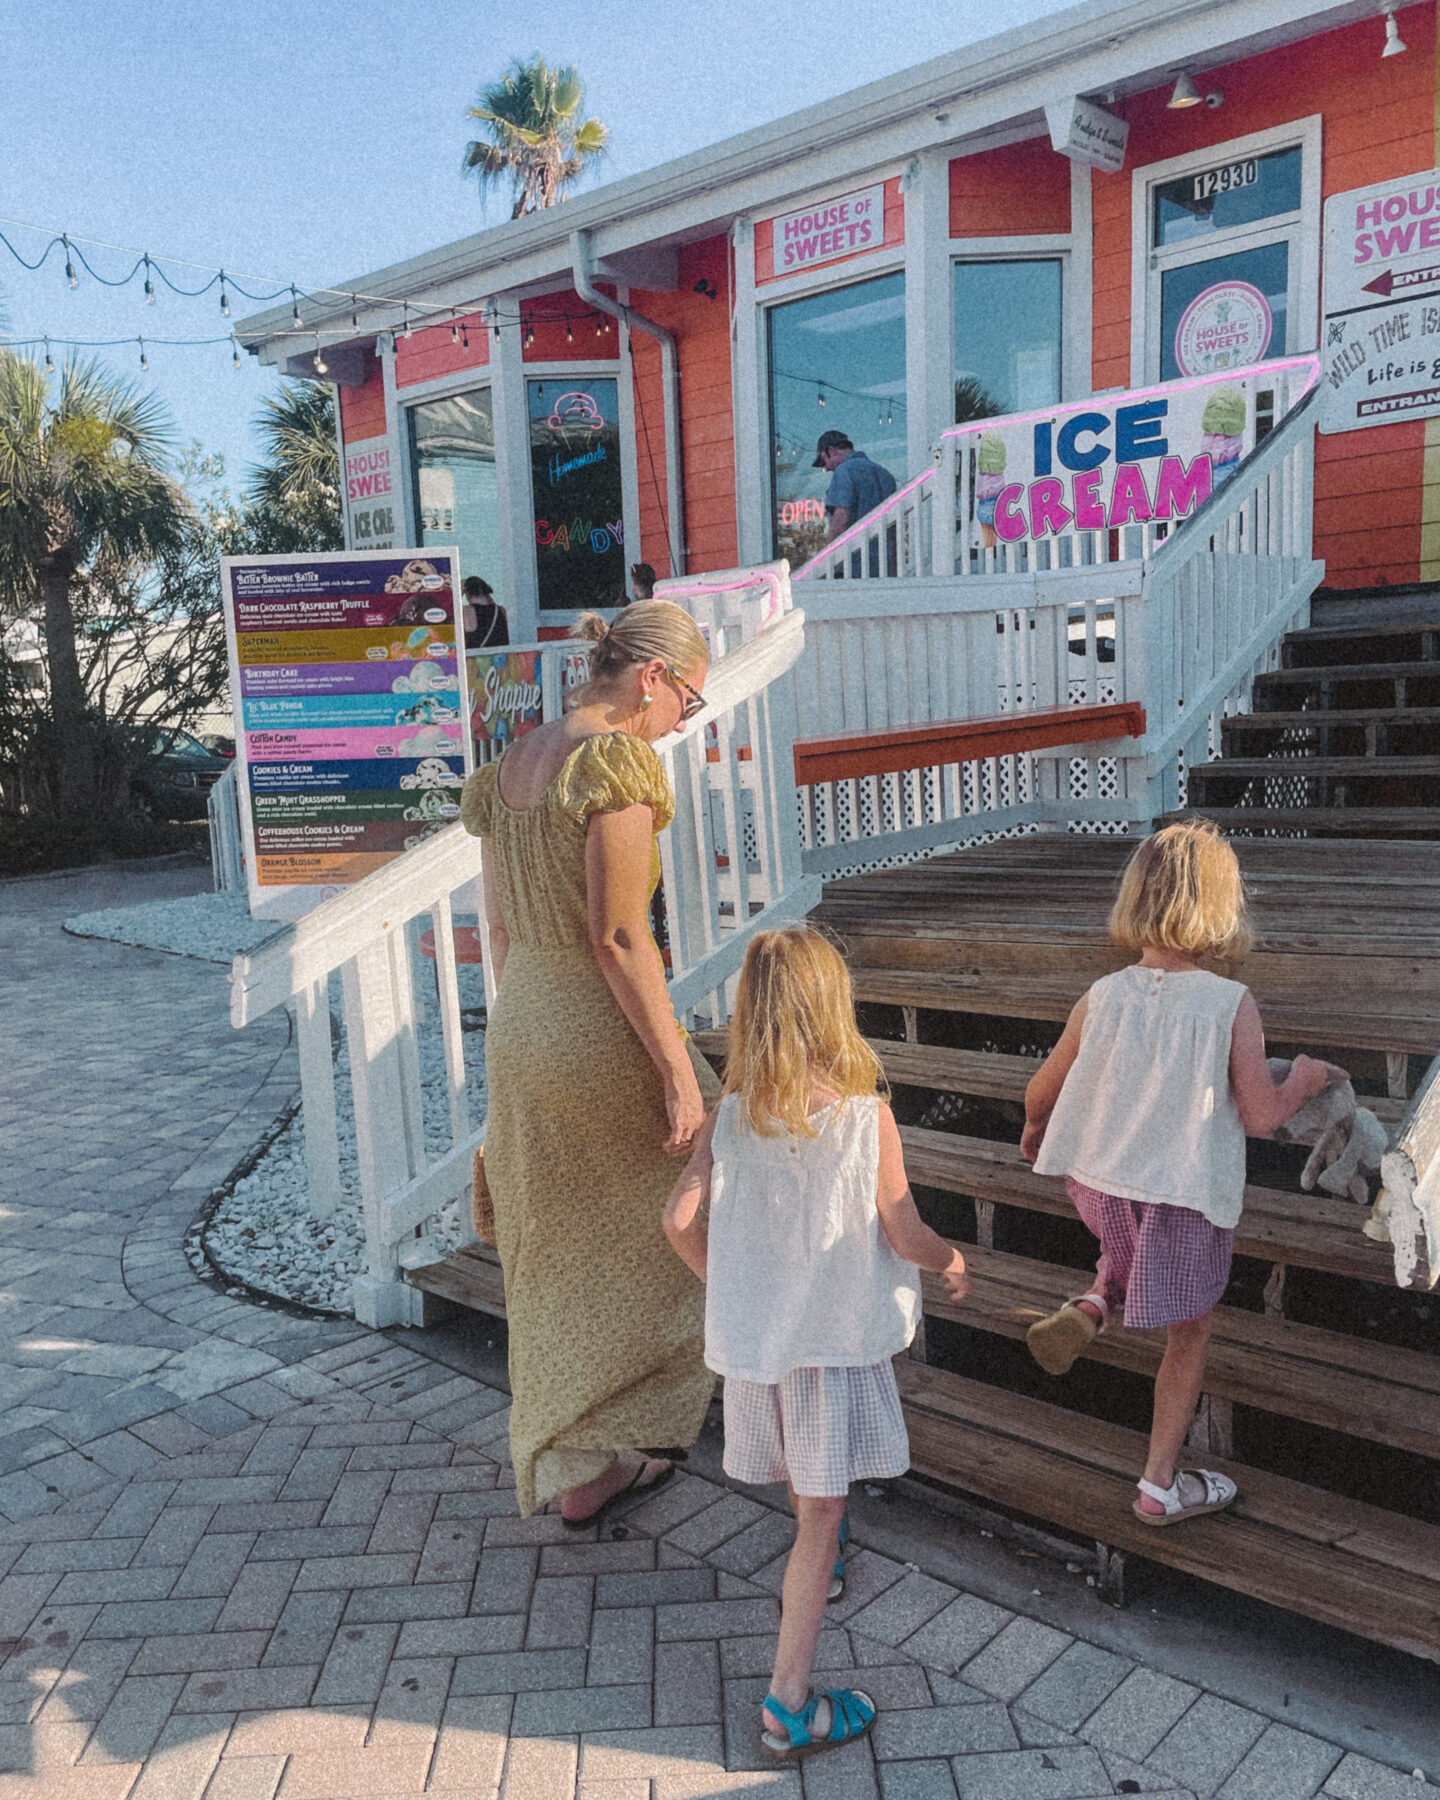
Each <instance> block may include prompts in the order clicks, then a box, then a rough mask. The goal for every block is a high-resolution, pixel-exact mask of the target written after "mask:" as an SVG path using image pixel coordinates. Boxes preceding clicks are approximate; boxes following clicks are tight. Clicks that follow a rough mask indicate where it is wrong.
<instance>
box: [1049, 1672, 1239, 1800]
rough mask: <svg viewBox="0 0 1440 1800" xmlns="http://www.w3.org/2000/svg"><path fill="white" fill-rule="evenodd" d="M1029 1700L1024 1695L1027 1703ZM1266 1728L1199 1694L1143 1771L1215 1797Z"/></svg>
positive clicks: (1227, 1703)
mask: <svg viewBox="0 0 1440 1800" xmlns="http://www.w3.org/2000/svg"><path fill="white" fill-rule="evenodd" d="M1029 1698H1030V1697H1029V1695H1028V1694H1027V1695H1026V1703H1027V1704H1028V1703H1029ZM1265 1724H1266V1721H1265V1720H1264V1719H1263V1718H1261V1716H1260V1714H1259V1713H1253V1712H1251V1711H1249V1709H1248V1708H1246V1707H1243V1706H1235V1705H1232V1704H1231V1702H1230V1701H1228V1700H1222V1699H1220V1697H1219V1696H1218V1695H1216V1694H1202V1695H1201V1696H1200V1698H1199V1699H1198V1700H1197V1701H1196V1702H1195V1704H1194V1705H1193V1706H1192V1707H1191V1708H1190V1710H1189V1711H1188V1712H1187V1713H1186V1714H1185V1715H1184V1717H1183V1718H1182V1719H1181V1720H1180V1722H1179V1724H1178V1725H1176V1726H1175V1728H1174V1729H1173V1730H1172V1731H1170V1732H1169V1733H1167V1735H1166V1736H1165V1737H1163V1738H1162V1739H1161V1740H1160V1742H1159V1743H1158V1744H1157V1745H1156V1746H1155V1748H1154V1749H1153V1750H1152V1751H1151V1752H1150V1755H1149V1756H1148V1757H1147V1758H1146V1767H1147V1769H1148V1770H1152V1771H1153V1770H1158V1771H1159V1772H1160V1773H1161V1774H1164V1775H1170V1776H1173V1777H1174V1778H1175V1780H1176V1781H1177V1782H1179V1783H1180V1785H1181V1786H1182V1787H1188V1788H1194V1789H1195V1791H1196V1792H1197V1793H1200V1794H1210V1793H1213V1792H1214V1790H1215V1789H1216V1788H1217V1787H1219V1785H1220V1783H1221V1782H1222V1781H1224V1779H1225V1777H1226V1776H1227V1775H1229V1774H1230V1773H1231V1771H1232V1770H1233V1769H1234V1768H1235V1767H1236V1765H1237V1764H1238V1763H1239V1761H1240V1759H1241V1757H1243V1756H1244V1755H1245V1754H1246V1753H1247V1751H1249V1750H1250V1749H1251V1748H1252V1747H1253V1746H1254V1745H1255V1743H1256V1742H1257V1741H1258V1739H1259V1737H1260V1735H1261V1733H1262V1732H1263V1731H1264V1729H1265Z"/></svg>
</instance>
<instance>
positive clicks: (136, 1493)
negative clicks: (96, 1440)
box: [87, 1446, 175, 1538]
mask: <svg viewBox="0 0 1440 1800" xmlns="http://www.w3.org/2000/svg"><path fill="white" fill-rule="evenodd" d="M87 1448H92V1446H87ZM174 1491H175V1485H174V1483H173V1482H166V1481H136V1482H132V1483H131V1484H130V1486H129V1487H127V1488H126V1489H125V1491H124V1492H123V1493H122V1494H121V1495H120V1498H119V1499H118V1500H117V1501H116V1502H115V1504H114V1505H113V1506H112V1507H111V1508H110V1510H109V1511H108V1512H107V1513H106V1514H105V1517H104V1518H103V1519H102V1520H101V1521H100V1523H99V1524H98V1525H97V1526H96V1527H95V1536H96V1537H140V1538H143V1537H144V1536H145V1535H146V1533H147V1532H148V1531H149V1530H150V1528H151V1526H152V1525H153V1524H154V1523H155V1521H156V1519H158V1518H159V1517H160V1514H161V1513H162V1512H164V1510H165V1507H166V1505H167V1504H168V1502H169V1499H170V1496H171V1495H172V1494H173V1493H174Z"/></svg>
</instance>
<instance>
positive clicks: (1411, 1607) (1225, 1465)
mask: <svg viewBox="0 0 1440 1800" xmlns="http://www.w3.org/2000/svg"><path fill="white" fill-rule="evenodd" d="M896 1375H897V1378H898V1380H899V1383H900V1392H901V1397H902V1399H903V1401H904V1404H905V1416H906V1423H907V1425H908V1426H909V1431H910V1455H911V1466H912V1467H913V1468H914V1469H916V1470H917V1471H919V1472H920V1473H921V1474H924V1475H927V1476H929V1477H930V1478H931V1479H932V1480H935V1481H939V1482H943V1483H944V1484H945V1485H947V1486H950V1487H953V1488H956V1489H958V1490H960V1491H962V1492H964V1493H967V1494H975V1495H978V1496H979V1497H980V1498H981V1499H983V1500H988V1501H990V1502H991V1503H992V1504H998V1505H1002V1506H1007V1507H1012V1508H1014V1509H1015V1510H1017V1511H1019V1512H1023V1513H1026V1514H1028V1515H1030V1516H1031V1517H1032V1518H1037V1519H1042V1520H1044V1521H1046V1522H1047V1523H1049V1524H1053V1525H1060V1526H1063V1527H1065V1528H1066V1529H1068V1530H1070V1531H1074V1532H1077V1533H1079V1534H1081V1535H1082V1536H1084V1537H1087V1538H1093V1539H1094V1540H1095V1541H1096V1542H1098V1543H1102V1544H1107V1545H1110V1546H1112V1547H1114V1548H1116V1549H1120V1550H1127V1551H1131V1552H1134V1553H1136V1554H1138V1555H1141V1556H1145V1557H1149V1558H1150V1559H1151V1560H1153V1561H1155V1562H1160V1563H1164V1564H1166V1565H1168V1566H1169V1567H1171V1568H1175V1569H1180V1570H1184V1571H1185V1572H1186V1573H1188V1574H1191V1575H1198V1576H1200V1577H1202V1578H1203V1579H1205V1580H1207V1581H1213V1582H1215V1583H1216V1584H1217V1585H1219V1586H1221V1587H1225V1588H1229V1589H1231V1590H1232V1591H1234V1592H1238V1593H1243V1594H1249V1595H1251V1596H1253V1597H1254V1598H1256V1599H1259V1600H1264V1601H1267V1602H1269V1604H1271V1605H1272V1606H1280V1607H1285V1608H1287V1609H1288V1610H1290V1611H1291V1612H1296V1613H1300V1614H1302V1615H1303V1616H1305V1617H1306V1618H1311V1619H1318V1620H1320V1621H1322V1622H1323V1623H1325V1624H1328V1625H1334V1626H1337V1627H1339V1628H1340V1629H1341V1630H1343V1631H1351V1632H1356V1633H1358V1634H1360V1635H1361V1636H1363V1637H1367V1638H1370V1639H1373V1640H1374V1641H1376V1642H1378V1643H1383V1644H1389V1645H1391V1646H1392V1647H1394V1648H1395V1649H1398V1650H1404V1651H1406V1652H1407V1653H1409V1654H1410V1655H1412V1656H1422V1657H1425V1658H1427V1659H1429V1660H1430V1661H1432V1662H1433V1661H1440V1530H1437V1529H1436V1528H1435V1527H1434V1526H1432V1525H1428V1524H1426V1523H1424V1522H1422V1521H1420V1520H1416V1519H1409V1518H1405V1517H1403V1516H1401V1515H1400V1514H1397V1513H1390V1512H1385V1511H1383V1510H1382V1509H1380V1508H1379V1507H1375V1506H1367V1505H1365V1504H1363V1503H1361V1502H1359V1501H1354V1500H1345V1499H1341V1498H1339V1497H1337V1496H1336V1495H1333V1494H1329V1493H1326V1492H1324V1491H1323V1490H1322V1489H1319V1488H1313V1487H1309V1486H1306V1485H1305V1484H1304V1483H1302V1482H1298V1481H1291V1480H1288V1479H1286V1478H1285V1477H1283V1476H1279V1475H1270V1474H1266V1473H1265V1472H1264V1471H1262V1470H1259V1469H1251V1468H1246V1467H1244V1466H1242V1465H1240V1464H1237V1463H1233V1462H1228V1461H1226V1460H1225V1459H1223V1458H1218V1457H1215V1456H1213V1455H1207V1456H1206V1457H1205V1459H1204V1461H1205V1464H1206V1466H1207V1467H1210V1468H1213V1469H1216V1470H1218V1471H1220V1472H1221V1473H1223V1474H1228V1475H1229V1476H1230V1477H1231V1478H1232V1479H1233V1480H1234V1481H1235V1482H1236V1484H1237V1485H1238V1487H1239V1489H1240V1498H1239V1500H1238V1501H1237V1502H1236V1504H1235V1506H1234V1507H1233V1508H1231V1509H1230V1510H1229V1511H1228V1512H1223V1513H1214V1514H1211V1515H1210V1516H1209V1517H1205V1518H1199V1519H1191V1520H1187V1521H1186V1523H1185V1524H1184V1525H1182V1526H1180V1527H1178V1528H1175V1529H1171V1530H1156V1529H1155V1528H1154V1527H1153V1526H1147V1525H1142V1524H1141V1523H1140V1521H1139V1520H1138V1519H1137V1518H1136V1517H1135V1515H1134V1513H1133V1512H1132V1511H1131V1504H1132V1502H1133V1500H1134V1498H1135V1479H1136V1476H1137V1475H1138V1474H1139V1472H1140V1470H1141V1468H1142V1467H1143V1466H1144V1462H1145V1452H1146V1440H1145V1438H1144V1436H1143V1435H1142V1434H1141V1433H1139V1432H1136V1431H1129V1430H1126V1429H1125V1428H1124V1427H1122V1426H1118V1425H1109V1424H1106V1423H1104V1422H1103V1421H1100V1420H1096V1419H1089V1418H1084V1417H1082V1416H1080V1415H1078V1414H1076V1413H1072V1412H1067V1411H1065V1410H1063V1409H1062V1408H1060V1407H1058V1406H1051V1405H1049V1404H1047V1403H1046V1402H1045V1401H1043V1400H1031V1399H1027V1398H1025V1397H1023V1396H1022V1395H1019V1394H1011V1393H1007V1392H1006V1391H1005V1390H1004V1389H1002V1388H996V1387H990V1386H987V1385H986V1384H984V1383H982V1382H977V1381H969V1380H967V1379H966V1378H965V1377H964V1376H960V1375H951V1374H948V1373H946V1372H945V1371H943V1370H940V1369H932V1368H929V1367H927V1366H926V1365H925V1364H923V1363H918V1362H908V1361H904V1360H901V1361H899V1362H897V1363H896ZM1188 1460H1189V1459H1187V1461H1188Z"/></svg>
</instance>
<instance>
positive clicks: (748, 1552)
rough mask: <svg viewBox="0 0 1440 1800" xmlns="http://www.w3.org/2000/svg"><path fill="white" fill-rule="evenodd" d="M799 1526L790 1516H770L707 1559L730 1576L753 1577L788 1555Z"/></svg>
mask: <svg viewBox="0 0 1440 1800" xmlns="http://www.w3.org/2000/svg"><path fill="white" fill-rule="evenodd" d="M794 1537H795V1523H794V1520H793V1519H791V1518H790V1516H789V1515H788V1514H787V1513H767V1514H766V1516H765V1517H764V1518H763V1519H757V1520H756V1521H755V1523H754V1524H753V1525H750V1526H748V1527H747V1528H746V1529H745V1530H744V1531H742V1532H740V1533H739V1534H738V1535H737V1536H735V1537H732V1538H731V1539H729V1541H728V1542H726V1543H723V1544H721V1545H720V1546H719V1548H718V1549H715V1550H712V1551H711V1552H710V1554H709V1556H708V1558H707V1559H706V1560H707V1561H708V1562H709V1563H710V1564H711V1566H712V1567H714V1568H716V1569H723V1570H725V1572H726V1573H727V1574H730V1575H740V1576H750V1575H753V1574H754V1573H755V1571H756V1570H757V1569H762V1568H764V1567H765V1566H766V1564H768V1563H771V1562H773V1561H774V1560H775V1559H776V1558H777V1557H779V1556H788V1555H789V1553H790V1545H791V1543H792V1542H793V1541H794Z"/></svg>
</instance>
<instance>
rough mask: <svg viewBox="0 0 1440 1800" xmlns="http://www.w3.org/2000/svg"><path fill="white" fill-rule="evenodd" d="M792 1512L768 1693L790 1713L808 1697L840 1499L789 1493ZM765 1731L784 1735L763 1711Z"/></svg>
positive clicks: (818, 1725) (824, 1724)
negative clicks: (790, 1541)
mask: <svg viewBox="0 0 1440 1800" xmlns="http://www.w3.org/2000/svg"><path fill="white" fill-rule="evenodd" d="M790 1501H791V1504H792V1505H793V1507H794V1508H795V1526H796V1529H795V1543H794V1546H793V1547H792V1549H791V1551H790V1560H789V1562H787V1563H786V1565H785V1585H784V1589H783V1591H782V1595H781V1602H780V1604H781V1606H782V1608H783V1611H782V1612H781V1615H780V1644H779V1647H778V1649H777V1650H776V1652H775V1673H774V1676H773V1677H772V1679H771V1682H770V1691H771V1692H772V1693H773V1694H774V1696H775V1698H776V1699H777V1700H778V1701H779V1702H780V1704H781V1705H782V1706H784V1707H787V1708H789V1710H790V1711H791V1712H795V1711H798V1709H799V1708H800V1707H802V1706H803V1705H804V1704H805V1702H806V1700H807V1699H808V1698H809V1696H810V1674H811V1671H812V1669H813V1668H814V1666H815V1647H816V1645H817V1644H818V1643H819V1641H820V1628H821V1626H822V1625H823V1623H824V1621H825V1602H826V1597H827V1596H828V1594H829V1592H830V1574H831V1570H832V1569H833V1568H834V1566H835V1550H836V1546H837V1544H838V1542H839V1533H840V1518H841V1515H842V1514H843V1513H844V1511H845V1498H844V1496H843V1495H837V1496H830V1495H826V1496H825V1497H824V1498H818V1497H816V1496H813V1495H809V1494H797V1493H796V1492H795V1491H794V1489H793V1488H792V1489H791V1492H790ZM829 1723H830V1721H829V1712H828V1704H827V1706H826V1708H825V1712H824V1716H821V1715H820V1714H817V1715H816V1721H815V1731H816V1735H817V1736H819V1737H823V1736H825V1735H826V1733H827V1732H828V1730H829ZM765 1729H766V1730H767V1731H773V1732H775V1733H776V1734H777V1735H781V1734H783V1732H784V1727H783V1726H782V1724H781V1722H780V1720H779V1719H777V1718H775V1717H774V1716H773V1715H772V1714H771V1713H770V1711H769V1709H768V1708H767V1709H766V1712H765Z"/></svg>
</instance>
